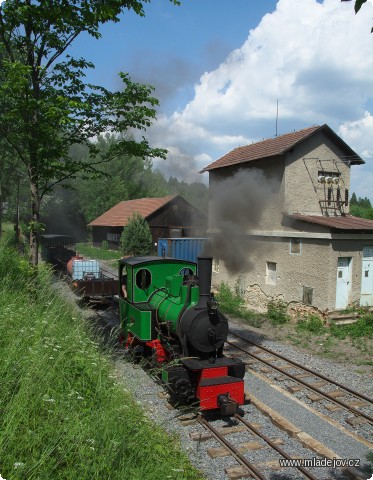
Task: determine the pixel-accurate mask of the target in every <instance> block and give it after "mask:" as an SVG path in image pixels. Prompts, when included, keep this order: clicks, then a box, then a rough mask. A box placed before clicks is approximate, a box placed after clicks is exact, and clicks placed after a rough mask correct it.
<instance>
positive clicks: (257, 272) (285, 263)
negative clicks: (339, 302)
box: [212, 237, 373, 311]
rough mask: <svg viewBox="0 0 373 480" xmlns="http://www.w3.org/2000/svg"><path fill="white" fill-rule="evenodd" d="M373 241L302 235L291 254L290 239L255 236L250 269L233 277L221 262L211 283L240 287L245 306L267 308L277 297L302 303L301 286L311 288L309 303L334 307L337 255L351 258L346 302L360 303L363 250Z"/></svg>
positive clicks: (261, 309) (325, 308) (315, 305)
mask: <svg viewBox="0 0 373 480" xmlns="http://www.w3.org/2000/svg"><path fill="white" fill-rule="evenodd" d="M369 244H373V239H372V241H371V242H369V241H366V240H358V241H357V240H336V239H332V240H328V239H314V238H304V239H302V241H301V246H300V254H292V253H290V245H291V239H290V238H283V237H257V238H256V239H255V240H253V241H252V242H251V251H249V252H248V255H249V256H250V259H251V261H252V265H253V268H252V269H251V270H250V271H247V272H241V273H240V274H239V275H237V276H232V275H231V274H229V272H227V270H226V269H225V267H224V265H220V266H219V273H216V272H214V273H213V279H212V280H213V284H214V285H215V286H218V285H219V284H220V283H221V282H222V281H224V282H227V283H228V284H229V285H230V286H231V287H233V288H235V287H236V286H237V287H238V288H239V290H240V291H241V293H242V294H243V295H244V297H245V299H246V301H247V303H248V306H249V307H251V308H253V309H255V310H259V311H265V310H266V304H267V302H268V300H270V299H271V298H273V297H278V296H280V297H281V298H283V299H284V301H285V302H287V303H290V302H302V300H303V287H309V288H312V289H313V295H312V305H313V306H314V307H316V308H318V309H320V310H323V311H324V310H334V309H335V303H336V279H337V266H338V257H351V259H352V260H351V291H350V298H349V303H351V302H359V300H360V291H361V275H362V250H363V247H364V246H369ZM267 262H272V263H275V264H276V284H275V285H271V284H269V283H268V280H269V278H268V271H267Z"/></svg>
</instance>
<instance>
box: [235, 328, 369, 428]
mask: <svg viewBox="0 0 373 480" xmlns="http://www.w3.org/2000/svg"><path fill="white" fill-rule="evenodd" d="M229 334H230V335H231V336H233V337H235V338H237V339H239V340H240V341H242V342H245V344H248V345H253V346H255V347H256V349H257V350H256V351H255V352H250V351H248V350H247V349H245V348H243V347H241V346H239V345H237V344H236V343H233V342H232V341H227V342H226V343H227V344H228V345H230V346H231V347H233V348H234V349H237V350H239V351H240V352H243V353H244V354H245V355H247V356H249V357H250V358H252V359H253V360H255V361H256V362H260V363H262V364H264V365H266V366H267V367H270V368H271V369H273V370H276V371H277V372H279V373H281V375H283V376H285V377H287V378H289V379H291V380H292V381H294V382H296V383H297V384H300V385H302V386H303V387H306V388H307V389H309V390H311V391H313V392H314V393H316V395H317V396H319V397H320V398H324V399H326V400H328V401H329V402H331V403H334V404H336V405H338V406H339V407H342V408H343V409H345V410H348V411H349V412H351V413H353V414H354V415H355V416H357V417H360V418H363V419H365V420H366V421H367V422H368V423H370V424H371V425H373V417H372V416H371V415H369V414H367V413H365V412H363V411H362V410H360V409H358V408H356V405H359V406H360V407H364V408H371V407H373V399H371V398H369V397H367V396H366V395H363V394H361V393H358V392H355V391H354V390H352V389H350V388H349V387H346V386H345V385H342V384H340V383H338V382H336V381H334V380H332V379H330V378H328V377H326V376H324V375H322V374H320V373H318V372H316V371H314V370H311V369H310V368H307V367H305V366H304V365H301V364H299V363H297V362H294V361H292V360H290V359H289V358H287V357H284V356H283V355H281V354H279V353H277V352H275V351H273V350H270V349H268V348H266V347H263V346H262V345H258V344H257V343H255V342H253V341H251V340H248V339H246V338H244V337H242V336H241V335H238V334H236V333H233V332H231V331H230V332H229ZM258 350H259V351H258ZM263 354H266V355H270V358H268V357H267V358H261V357H260V355H263ZM278 361H282V362H286V364H285V365H283V364H282V365H275V364H274V362H278ZM291 368H293V369H296V370H297V373H295V374H292V373H289V372H288V371H287V370H288V369H291ZM311 377H313V378H314V379H315V378H316V379H317V380H318V382H315V381H313V382H312V381H311V382H307V381H306V380H305V378H311ZM328 385H329V386H330V385H332V386H333V387H334V388H335V387H336V388H337V390H334V391H332V392H326V391H324V390H321V388H320V387H321V386H323V387H325V386H328ZM296 390H297V389H295V391H296ZM344 395H349V396H351V397H353V398H354V399H355V400H353V401H350V403H346V402H345V401H343V400H341V399H340V397H342V396H344Z"/></svg>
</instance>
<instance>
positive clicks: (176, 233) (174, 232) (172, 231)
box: [170, 227, 183, 238]
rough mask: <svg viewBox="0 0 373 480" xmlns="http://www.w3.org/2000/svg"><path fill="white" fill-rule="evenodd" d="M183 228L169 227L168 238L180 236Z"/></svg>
mask: <svg viewBox="0 0 373 480" xmlns="http://www.w3.org/2000/svg"><path fill="white" fill-rule="evenodd" d="M182 236H183V229H182V228H181V227H170V238H181V237H182Z"/></svg>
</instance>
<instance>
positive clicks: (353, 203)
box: [350, 192, 357, 205]
mask: <svg viewBox="0 0 373 480" xmlns="http://www.w3.org/2000/svg"><path fill="white" fill-rule="evenodd" d="M350 205H357V198H356V193H355V192H354V193H353V194H352V195H351V198H350Z"/></svg>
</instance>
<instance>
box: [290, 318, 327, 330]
mask: <svg viewBox="0 0 373 480" xmlns="http://www.w3.org/2000/svg"><path fill="white" fill-rule="evenodd" d="M297 330H299V331H306V332H311V333H315V334H321V333H323V332H324V330H325V327H324V322H323V321H322V320H321V318H319V317H318V316H317V315H308V316H306V317H303V318H300V319H299V320H298V323H297Z"/></svg>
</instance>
